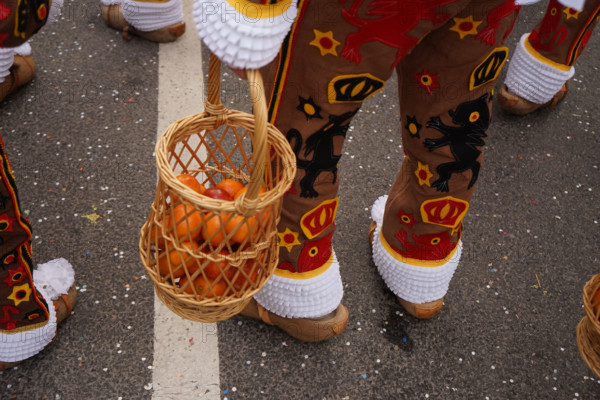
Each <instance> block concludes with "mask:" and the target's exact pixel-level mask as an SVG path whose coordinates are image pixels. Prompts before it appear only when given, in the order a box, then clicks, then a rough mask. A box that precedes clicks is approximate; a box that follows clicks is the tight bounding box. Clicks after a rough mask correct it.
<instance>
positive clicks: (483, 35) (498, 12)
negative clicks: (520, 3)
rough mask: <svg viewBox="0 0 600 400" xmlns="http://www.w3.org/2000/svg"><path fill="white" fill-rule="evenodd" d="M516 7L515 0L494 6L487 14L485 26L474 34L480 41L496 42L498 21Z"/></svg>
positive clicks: (492, 44)
mask: <svg viewBox="0 0 600 400" xmlns="http://www.w3.org/2000/svg"><path fill="white" fill-rule="evenodd" d="M516 9H517V6H516V5H515V0H508V1H506V2H505V3H503V4H501V5H499V6H498V7H496V8H494V9H493V10H492V11H491V12H490V13H489V14H488V16H487V27H486V28H485V29H484V30H482V31H481V32H480V33H479V35H477V36H476V37H477V39H480V40H481V43H484V44H489V45H490V46H494V45H495V44H496V30H498V27H499V26H500V21H502V19H503V18H505V17H508V16H509V15H510V14H512V12H513V11H515V10H516ZM519 9H520V8H519Z"/></svg>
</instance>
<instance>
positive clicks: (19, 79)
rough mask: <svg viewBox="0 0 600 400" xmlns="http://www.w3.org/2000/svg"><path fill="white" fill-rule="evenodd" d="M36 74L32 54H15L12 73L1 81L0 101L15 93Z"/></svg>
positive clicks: (11, 68)
mask: <svg viewBox="0 0 600 400" xmlns="http://www.w3.org/2000/svg"><path fill="white" fill-rule="evenodd" d="M34 75H35V63H34V62H33V57H32V56H20V55H18V54H15V59H14V62H13V65H12V67H10V75H9V76H7V77H6V78H5V79H4V82H1V83H0V101H2V100H4V99H5V98H6V97H7V96H9V95H11V94H13V93H14V92H16V91H17V89H19V88H20V87H21V86H23V85H26V84H28V83H29V82H31V81H32V80H33V76H34Z"/></svg>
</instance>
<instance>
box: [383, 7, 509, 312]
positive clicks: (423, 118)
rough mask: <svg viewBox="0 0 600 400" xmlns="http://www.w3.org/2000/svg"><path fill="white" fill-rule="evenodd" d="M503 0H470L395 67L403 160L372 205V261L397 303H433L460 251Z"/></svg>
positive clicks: (502, 23)
mask: <svg viewBox="0 0 600 400" xmlns="http://www.w3.org/2000/svg"><path fill="white" fill-rule="evenodd" d="M517 12H518V8H517V7H515V5H514V2H513V1H510V0H509V1H506V0H494V1H490V2H476V1H473V2H471V3H469V4H468V5H467V6H466V7H464V8H463V9H462V10H460V12H459V13H458V14H457V15H456V16H455V17H453V18H452V19H450V20H448V21H447V22H445V23H444V24H442V25H440V26H439V27H437V28H436V29H435V30H433V31H432V32H431V33H430V34H429V35H427V36H426V37H425V38H424V39H423V40H422V41H421V42H420V43H419V44H418V45H417V46H416V47H415V49H414V50H413V51H412V53H411V54H409V55H408V56H407V57H406V58H405V59H403V60H402V61H401V62H400V64H399V66H398V76H399V82H401V84H400V88H399V92H400V112H401V118H402V122H401V127H402V139H403V146H404V149H405V160H404V163H403V165H402V167H401V170H400V173H399V174H398V176H397V178H396V181H395V183H394V184H393V186H392V189H391V191H390V193H389V196H388V197H382V198H380V199H379V200H377V201H376V203H375V204H374V206H373V211H372V215H373V220H374V222H375V223H376V229H375V232H374V235H373V260H374V262H375V264H376V265H377V267H378V270H379V272H380V274H381V276H382V277H383V279H384V281H385V283H386V284H387V286H388V287H389V288H390V289H391V290H392V291H393V292H394V293H395V294H396V295H397V296H398V297H399V298H400V300H401V302H403V305H405V308H406V305H412V306H414V305H415V304H417V305H418V304H424V303H430V302H436V301H437V303H438V305H439V306H438V307H437V308H436V309H435V310H425V311H426V312H424V313H422V314H421V313H420V312H419V311H418V307H417V311H416V312H415V311H414V310H410V309H408V308H407V311H409V312H411V311H413V314H415V315H416V316H419V317H422V318H428V317H431V316H433V315H435V313H437V311H439V309H440V308H441V304H442V301H441V299H442V298H443V297H444V295H445V294H446V292H447V290H448V286H449V283H450V280H451V278H452V276H453V274H454V271H455V269H456V267H457V265H458V262H459V259H460V254H461V241H460V238H461V226H462V220H463V217H464V216H465V213H466V212H467V209H468V206H469V201H470V199H471V196H472V195H473V191H474V187H475V186H474V184H475V182H476V181H477V177H478V174H479V170H480V166H481V158H482V150H483V146H484V144H485V138H486V137H487V129H488V126H489V123H490V116H491V101H492V95H493V88H494V84H495V82H496V79H497V77H498V74H499V72H500V70H501V68H502V65H503V63H504V61H505V60H506V58H507V55H508V49H507V48H506V47H503V46H502V44H503V42H504V40H505V38H506V36H507V35H508V33H509V31H510V29H511V28H512V25H513V23H514V21H515V18H516V14H517Z"/></svg>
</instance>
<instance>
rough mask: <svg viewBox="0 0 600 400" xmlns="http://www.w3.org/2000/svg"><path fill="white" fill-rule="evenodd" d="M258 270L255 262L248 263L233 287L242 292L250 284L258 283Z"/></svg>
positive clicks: (249, 261)
mask: <svg viewBox="0 0 600 400" xmlns="http://www.w3.org/2000/svg"><path fill="white" fill-rule="evenodd" d="M258 269H259V268H258V267H256V268H254V260H248V261H246V264H244V266H243V267H242V270H241V271H240V273H239V274H238V276H237V278H235V281H234V282H233V286H234V287H235V288H236V289H238V290H240V289H243V288H244V286H248V285H249V282H252V283H254V282H256V278H258Z"/></svg>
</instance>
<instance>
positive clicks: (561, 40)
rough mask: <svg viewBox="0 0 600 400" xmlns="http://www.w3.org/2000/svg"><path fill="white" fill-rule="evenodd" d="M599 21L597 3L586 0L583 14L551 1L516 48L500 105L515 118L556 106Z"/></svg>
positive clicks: (599, 5)
mask: <svg viewBox="0 0 600 400" xmlns="http://www.w3.org/2000/svg"><path fill="white" fill-rule="evenodd" d="M599 18H600V0H587V1H586V2H585V6H584V8H583V10H582V11H577V10H575V9H572V8H569V7H565V6H563V5H562V4H561V3H559V2H558V1H556V0H551V1H550V3H549V4H548V8H547V10H546V14H545V15H544V18H543V19H542V20H541V21H540V22H539V23H538V24H537V26H536V27H535V29H533V30H532V31H531V33H529V34H526V35H523V36H522V37H521V40H520V41H519V44H518V45H517V48H516V50H515V53H514V55H513V57H512V60H511V61H510V64H509V68H508V72H507V77H506V81H505V85H506V87H505V88H503V90H502V92H501V93H500V97H499V101H500V105H501V106H502V107H503V108H504V109H506V110H507V111H510V112H514V113H517V114H527V113H529V112H532V111H534V110H536V109H539V108H541V107H542V106H546V105H551V106H554V105H556V103H557V102H558V101H560V100H561V99H562V98H563V97H564V96H565V95H566V92H567V85H566V84H567V81H568V80H569V79H570V78H571V77H572V76H573V74H574V73H575V68H574V67H573V65H574V63H575V61H576V60H577V58H578V57H579V56H580V55H581V53H582V51H583V50H584V48H585V46H586V44H587V42H588V40H589V38H590V36H591V35H592V32H593V29H594V27H595V26H596V24H597V23H598V19H599Z"/></svg>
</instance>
